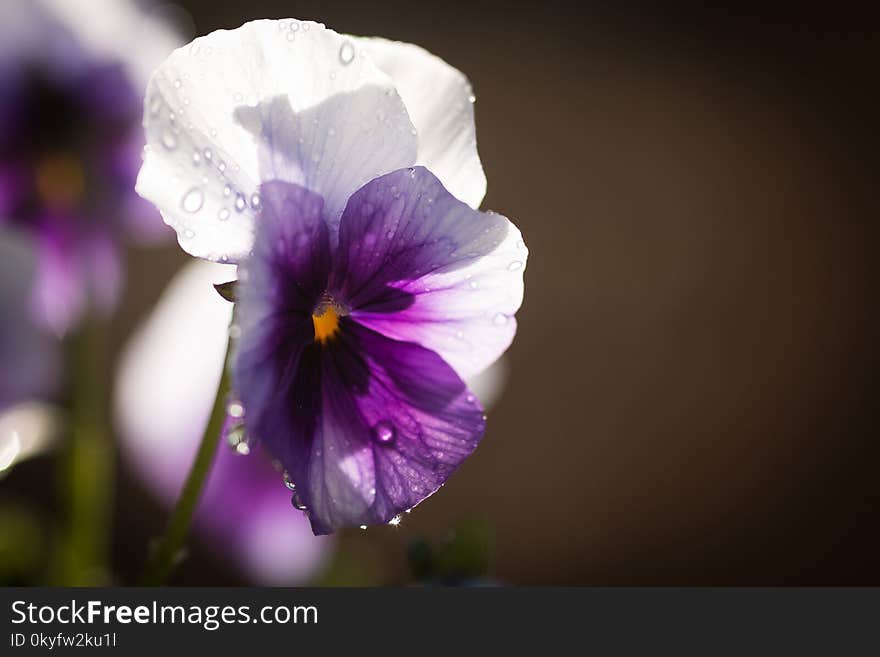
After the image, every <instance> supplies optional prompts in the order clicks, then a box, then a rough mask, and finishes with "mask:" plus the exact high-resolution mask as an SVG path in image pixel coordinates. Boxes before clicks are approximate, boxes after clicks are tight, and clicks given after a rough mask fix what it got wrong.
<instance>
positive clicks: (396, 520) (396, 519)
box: [388, 514, 401, 527]
mask: <svg viewBox="0 0 880 657" xmlns="http://www.w3.org/2000/svg"><path fill="white" fill-rule="evenodd" d="M400 520H401V518H400V515H399V514H398V515H396V516H394V517H393V518H392V519H391V520H389V521H388V524H389V525H391V526H392V527H397V526H398V525H399V524H400Z"/></svg>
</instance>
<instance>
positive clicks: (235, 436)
mask: <svg viewBox="0 0 880 657" xmlns="http://www.w3.org/2000/svg"><path fill="white" fill-rule="evenodd" d="M226 442H227V443H229V446H230V447H231V448H232V449H233V450H234V451H235V452H237V453H239V454H249V453H250V447H249V446H248V437H247V433H246V432H245V429H244V425H243V424H238V425H236V426H234V427H233V428H232V429H230V430H229V431H228V432H227V434H226ZM240 445H244V447H243V448H242V449H239V446H240ZM243 450H245V451H243Z"/></svg>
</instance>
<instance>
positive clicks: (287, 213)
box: [138, 21, 528, 534]
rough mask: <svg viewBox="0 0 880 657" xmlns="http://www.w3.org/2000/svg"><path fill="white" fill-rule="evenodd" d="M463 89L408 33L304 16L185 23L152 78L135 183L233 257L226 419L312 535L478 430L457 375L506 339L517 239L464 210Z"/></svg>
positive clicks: (469, 188) (521, 248)
mask: <svg viewBox="0 0 880 657" xmlns="http://www.w3.org/2000/svg"><path fill="white" fill-rule="evenodd" d="M473 100H474V99H473V96H472V95H471V89H470V85H469V83H468V82H467V80H466V79H465V78H464V76H463V75H462V74H461V73H459V72H458V71H456V70H455V69H453V68H451V67H450V66H448V65H447V64H445V63H444V62H442V61H441V60H439V59H438V58H436V57H434V56H432V55H430V54H429V53H426V52H425V51H424V50H422V49H420V48H417V47H415V46H411V45H408V44H401V43H391V42H387V41H383V40H379V39H360V38H357V37H348V36H344V35H339V34H337V33H336V32H333V31H332V30H327V29H325V28H324V27H323V26H322V25H319V24H316V23H309V22H300V21H257V22H253V23H248V24H246V25H244V26H243V27H241V28H239V29H238V30H233V31H230V32H227V31H218V32H215V33H213V34H211V35H209V36H207V37H203V38H201V39H197V40H195V41H194V42H193V43H192V44H191V45H190V46H189V47H187V48H183V49H180V50H177V51H175V53H174V54H173V55H172V56H171V57H170V58H169V59H168V60H166V62H165V64H163V65H162V67H160V68H159V70H158V71H157V72H156V74H155V75H154V76H153V78H152V79H151V82H150V85H149V88H148V96H147V103H146V108H147V111H146V113H145V127H146V130H147V136H148V142H149V145H148V148H147V151H145V152H146V157H145V162H144V166H143V168H142V169H141V173H140V175H139V178H138V190H139V191H140V192H141V193H142V194H143V195H144V196H145V198H149V199H150V200H152V201H153V202H154V203H156V205H157V206H158V207H159V208H160V209H161V210H162V213H163V217H164V218H165V219H166V221H168V223H169V224H170V225H172V226H173V227H174V228H175V230H177V231H178V238H179V241H180V243H181V246H182V247H183V248H184V249H185V250H186V251H188V252H189V253H191V254H193V255H196V256H199V257H203V258H206V259H209V260H215V261H221V262H236V263H239V264H240V265H241V266H242V270H241V272H240V279H241V280H240V283H239V286H238V290H237V294H238V296H237V300H238V303H237V310H236V318H237V320H236V321H237V322H238V325H239V328H240V340H239V342H238V344H237V347H236V352H235V355H234V361H233V366H232V373H233V388H234V390H235V391H236V392H237V394H238V396H239V398H240V400H241V402H242V405H243V408H242V409H241V413H240V414H237V415H242V414H243V417H240V418H235V420H236V422H237V423H239V424H241V425H242V426H241V427H237V428H236V430H238V429H241V430H245V431H246V432H247V434H249V435H250V436H254V437H255V438H256V441H255V444H261V445H263V446H265V447H266V448H267V449H268V451H269V452H271V453H272V454H273V455H274V456H275V457H276V458H277V459H278V460H279V461H280V462H281V464H282V465H283V467H284V468H285V472H286V476H287V478H288V480H289V481H291V483H292V485H293V486H294V487H295V491H296V492H295V495H294V502H295V504H296V505H297V506H298V507H299V508H302V509H304V510H306V513H307V515H308V516H309V519H310V521H311V524H312V530H313V531H314V532H315V533H316V534H325V533H330V532H332V531H334V530H335V529H338V528H340V527H346V526H357V525H367V524H376V523H385V522H392V523H394V522H397V518H398V515H399V514H400V513H402V512H403V511H408V510H409V509H411V508H412V507H414V506H415V505H416V504H418V503H419V502H421V501H422V500H424V499H425V498H426V497H427V496H429V495H431V494H432V493H433V492H435V491H436V490H437V489H438V488H439V487H440V486H442V485H443V483H444V482H445V481H446V479H447V478H448V477H449V476H450V475H451V473H452V472H453V471H454V470H455V469H456V468H457V467H458V466H459V465H460V464H461V463H462V462H463V461H464V459H465V458H467V456H468V455H470V453H471V452H472V451H473V450H474V449H475V448H476V446H477V443H478V442H479V440H480V438H481V436H482V434H483V430H484V426H485V417H484V415H483V409H482V407H481V404H480V401H479V400H478V399H477V397H476V395H474V394H473V393H472V392H471V391H470V390H469V389H468V387H467V384H466V383H465V381H464V378H465V377H470V376H474V375H477V374H479V373H480V372H482V371H484V370H486V368H488V367H489V366H490V365H491V364H492V363H493V362H494V361H496V360H497V359H498V358H499V357H500V356H501V354H502V353H503V352H504V351H505V350H506V349H507V347H508V346H509V345H510V343H511V341H512V339H513V336H514V334H515V332H516V322H515V320H514V314H515V313H516V311H517V310H518V308H519V306H520V303H521V302H522V295H523V279H522V276H523V270H524V267H525V262H526V257H527V254H528V252H527V249H526V247H525V244H524V243H523V242H522V239H521V236H520V233H519V231H518V230H517V228H516V227H515V226H514V225H513V224H512V223H510V222H509V221H508V220H507V219H506V218H505V217H503V216H501V215H498V214H493V213H481V212H479V211H477V210H475V209H474V208H476V207H478V206H479V203H480V201H481V199H482V197H483V194H484V192H485V177H484V176H483V173H482V167H481V166H480V162H479V157H478V155H477V150H476V140H475V130H474V123H473V107H472V103H473ZM416 164H421V165H424V166H413V165H416ZM425 167H427V168H425ZM231 426H234V424H233V425H231ZM243 444H244V445H245V446H246V445H248V444H249V443H248V442H247V440H245V442H244V443H243Z"/></svg>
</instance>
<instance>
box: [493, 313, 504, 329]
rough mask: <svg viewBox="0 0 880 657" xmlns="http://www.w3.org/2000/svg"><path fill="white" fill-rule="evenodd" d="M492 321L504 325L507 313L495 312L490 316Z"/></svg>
mask: <svg viewBox="0 0 880 657" xmlns="http://www.w3.org/2000/svg"><path fill="white" fill-rule="evenodd" d="M492 323H493V324H494V325H495V326H504V325H505V324H507V315H505V314H504V313H495V316H494V317H493V318H492Z"/></svg>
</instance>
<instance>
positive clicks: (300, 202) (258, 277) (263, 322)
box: [233, 181, 330, 437]
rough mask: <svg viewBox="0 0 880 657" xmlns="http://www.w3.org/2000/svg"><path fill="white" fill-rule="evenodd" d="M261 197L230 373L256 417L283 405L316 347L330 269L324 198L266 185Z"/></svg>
mask: <svg viewBox="0 0 880 657" xmlns="http://www.w3.org/2000/svg"><path fill="white" fill-rule="evenodd" d="M260 193H261V198H262V206H263V211H262V216H261V218H260V224H259V226H260V230H258V231H257V236H256V241H255V243H254V251H253V254H252V255H251V257H250V258H249V259H248V261H247V264H246V265H243V266H242V267H241V277H240V283H239V289H238V298H239V300H238V303H237V316H238V320H239V325H240V328H241V339H240V340H239V342H238V346H237V349H236V354H235V360H234V367H233V387H234V389H235V390H237V391H240V395H241V398H242V401H243V402H244V404H245V408H246V409H247V412H248V414H249V415H254V416H255V417H261V416H264V415H266V414H268V413H271V412H272V409H273V407H274V406H276V405H277V404H279V403H285V402H284V401H281V402H279V399H281V400H283V399H284V393H285V392H286V389H287V388H289V386H290V385H291V383H292V381H293V377H294V376H295V374H296V371H297V368H298V363H299V358H300V356H301V355H302V351H303V349H304V348H305V347H306V345H308V344H309V343H311V342H312V341H313V339H314V326H313V323H312V310H313V309H314V307H315V304H316V303H317V302H318V300H319V299H320V296H321V294H322V293H323V292H324V290H325V289H326V286H327V278H328V276H329V268H330V244H329V235H328V229H327V225H326V223H325V222H324V220H323V219H322V218H321V211H322V208H323V201H322V199H321V197H320V196H318V195H317V194H314V193H312V192H310V191H308V190H306V189H304V188H303V187H299V186H298V185H293V184H290V183H284V182H278V181H273V182H269V183H266V184H264V185H263V186H262V188H261V190H260ZM250 428H251V429H253V427H250ZM259 436H260V434H258V437H259Z"/></svg>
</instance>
